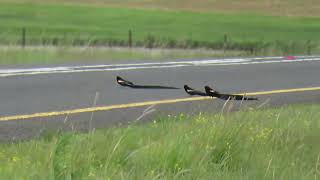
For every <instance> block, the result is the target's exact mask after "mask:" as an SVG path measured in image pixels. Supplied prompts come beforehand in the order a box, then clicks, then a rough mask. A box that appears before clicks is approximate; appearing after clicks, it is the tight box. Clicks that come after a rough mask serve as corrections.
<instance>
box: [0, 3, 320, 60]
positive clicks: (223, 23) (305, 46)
mask: <svg viewBox="0 0 320 180" xmlns="http://www.w3.org/2000/svg"><path fill="white" fill-rule="evenodd" d="M0 16H1V17H2V18H1V21H2V23H1V24H0V29H1V32H0V43H1V44H21V42H22V37H21V36H22V33H21V32H22V28H26V43H27V44H29V45H30V44H31V45H32V44H33V45H39V44H42V45H48V44H50V45H88V46H91V45H95V46H96V45H110V46H128V31H129V29H130V30H132V42H133V45H134V46H140V47H141V46H144V47H148V48H153V47H166V48H173V47H179V48H199V47H206V48H211V49H224V48H226V49H237V50H247V51H251V52H252V53H253V52H263V53H264V52H269V51H275V53H277V52H280V53H295V54H302V53H305V54H307V53H308V54H310V53H312V52H313V49H314V48H315V47H318V44H319V42H320V36H319V29H320V24H319V18H318V17H313V18H311V17H274V16H264V15H256V14H246V13H238V14H221V13H213V12H212V13H209V12H201V13H196V12H188V11H163V10H147V9H128V8H113V7H106V6H90V5H76V4H69V5H65V4H63V3H61V4H59V3H54V4H46V3H43V4H42V3H34V4H29V3H4V2H2V3H1V6H0ZM225 34H227V38H226V39H225V38H224V35H225ZM310 51H311V52H310Z"/></svg>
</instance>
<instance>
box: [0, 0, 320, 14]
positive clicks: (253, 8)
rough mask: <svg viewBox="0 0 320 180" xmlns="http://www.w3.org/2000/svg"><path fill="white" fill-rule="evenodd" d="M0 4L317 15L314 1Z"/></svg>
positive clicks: (56, 0)
mask: <svg viewBox="0 0 320 180" xmlns="http://www.w3.org/2000/svg"><path fill="white" fill-rule="evenodd" d="M0 2H18V3H50V4H84V5H91V6H114V7H129V8H156V9H164V10H168V9H169V10H177V9H178V10H189V11H190V10H191V11H197V12H199V11H200V12H210V11H218V12H223V13H226V12H228V13H229V12H232V13H234V12H235V13H238V12H253V13H259V14H267V15H278V16H319V15H320V1H318V0H304V1H301V0H265V1H261V0H237V1H235V0H214V1H213V0H170V1H169V0H121V1H119V0H90V1H89V0H46V1H42V0H1V1H0Z"/></svg>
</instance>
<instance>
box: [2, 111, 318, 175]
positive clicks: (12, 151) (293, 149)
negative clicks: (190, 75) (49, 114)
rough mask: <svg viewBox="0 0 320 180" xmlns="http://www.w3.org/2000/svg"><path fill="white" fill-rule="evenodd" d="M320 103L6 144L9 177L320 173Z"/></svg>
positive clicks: (167, 119)
mask: <svg viewBox="0 0 320 180" xmlns="http://www.w3.org/2000/svg"><path fill="white" fill-rule="evenodd" d="M319 117H320V106H319V105H296V106H289V107H282V108H276V109H263V110H261V109H260V110H259V109H247V110H242V111H240V112H236V113H227V114H212V115H210V114H206V115H204V114H199V115H197V116H193V117H189V116H186V115H183V114H181V115H178V116H167V117H164V116H159V117H158V118H156V119H154V121H153V122H150V123H146V124H145V123H144V124H139V123H138V124H131V125H129V126H128V127H122V128H116V127H115V128H110V129H105V130H97V131H95V132H93V133H90V134H79V133H67V134H60V135H59V134H56V135H54V134H47V135H44V137H42V138H40V139H38V140H32V141H28V142H21V143H16V144H1V145H0V174H1V178H3V179H288V180H289V179H290V180H292V179H312V180H317V179H319V178H320V143H319V139H320V131H319V129H320V119H319Z"/></svg>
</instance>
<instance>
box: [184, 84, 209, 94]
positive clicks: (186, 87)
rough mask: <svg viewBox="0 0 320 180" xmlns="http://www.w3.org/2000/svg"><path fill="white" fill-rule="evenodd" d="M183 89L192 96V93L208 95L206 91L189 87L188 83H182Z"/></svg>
mask: <svg viewBox="0 0 320 180" xmlns="http://www.w3.org/2000/svg"><path fill="white" fill-rule="evenodd" d="M183 87H184V90H185V91H186V93H188V94H189V95H191V96H194V95H198V96H208V95H207V93H205V92H202V91H198V90H195V89H192V88H191V87H189V86H188V85H184V86H183Z"/></svg>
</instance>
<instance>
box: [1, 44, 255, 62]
mask: <svg viewBox="0 0 320 180" xmlns="http://www.w3.org/2000/svg"><path fill="white" fill-rule="evenodd" d="M248 55H249V54H248V53H246V52H244V51H225V52H224V51H212V50H211V51H210V50H205V49H197V50H190V49H189V50H184V49H170V50H169V49H152V50H150V49H145V48H131V49H130V48H108V47H100V48H99V47H70V46H69V47H57V46H45V47H42V46H35V47H25V48H21V47H19V46H2V47H1V46H0V65H18V64H36V65H47V64H68V63H110V62H111V63H112V62H119V61H120V62H121V61H122V62H123V61H127V60H134V61H146V60H147V61H151V60H157V61H162V60H175V59H195V58H217V57H226V56H227V57H236V56H237V57H238V56H248Z"/></svg>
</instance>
